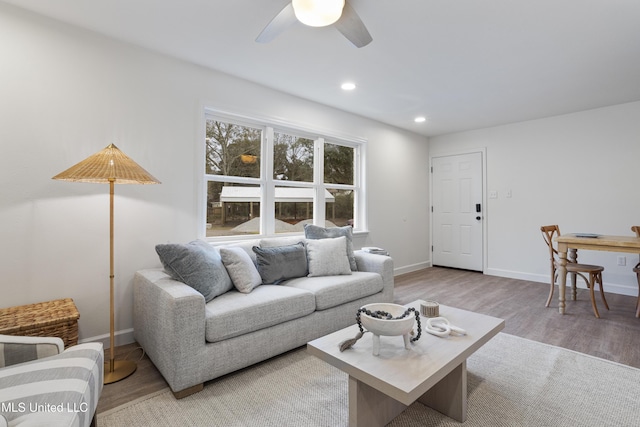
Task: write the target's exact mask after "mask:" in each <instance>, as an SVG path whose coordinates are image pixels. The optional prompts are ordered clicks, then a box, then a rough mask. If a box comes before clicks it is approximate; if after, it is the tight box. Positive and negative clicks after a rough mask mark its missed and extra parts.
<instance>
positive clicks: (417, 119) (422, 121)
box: [413, 116, 427, 123]
mask: <svg viewBox="0 0 640 427" xmlns="http://www.w3.org/2000/svg"><path fill="white" fill-rule="evenodd" d="M413 121H414V122H416V123H424V122H426V121H427V118H426V117H424V116H419V117H416V118H415V119H413Z"/></svg>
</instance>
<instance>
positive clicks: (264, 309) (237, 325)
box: [205, 285, 315, 351]
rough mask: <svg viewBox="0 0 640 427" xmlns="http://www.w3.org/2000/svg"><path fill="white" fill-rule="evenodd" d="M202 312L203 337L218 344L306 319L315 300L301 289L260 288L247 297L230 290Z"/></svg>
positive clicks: (313, 309)
mask: <svg viewBox="0 0 640 427" xmlns="http://www.w3.org/2000/svg"><path fill="white" fill-rule="evenodd" d="M205 310H206V314H205V316H206V319H205V338H206V340H207V341H208V342H217V341H223V340H225V339H228V338H232V337H236V336H239V335H244V334H246V333H249V332H253V331H257V330H260V329H264V328H268V327H270V326H273V325H277V324H280V323H283V322H286V321H288V320H293V319H297V318H299V317H303V316H307V315H309V314H311V313H313V312H314V311H315V298H314V296H313V294H312V293H311V292H309V291H306V290H304V289H296V288H293V287H285V286H280V285H262V286H259V287H257V288H255V289H254V290H253V292H251V293H250V294H243V293H240V292H237V291H229V292H227V293H226V294H224V295H221V296H219V297H218V298H216V299H214V300H213V301H211V302H210V303H207V304H206V306H205ZM247 351H255V349H254V350H251V349H247Z"/></svg>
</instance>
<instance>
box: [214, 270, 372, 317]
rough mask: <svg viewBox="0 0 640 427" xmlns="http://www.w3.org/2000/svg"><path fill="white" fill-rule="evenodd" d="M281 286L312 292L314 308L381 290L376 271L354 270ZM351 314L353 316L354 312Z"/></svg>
mask: <svg viewBox="0 0 640 427" xmlns="http://www.w3.org/2000/svg"><path fill="white" fill-rule="evenodd" d="M281 286H282V287H285V288H286V287H290V288H296V289H301V290H306V291H310V292H312V293H313V294H314V295H315V298H316V310H326V309H328V308H331V307H335V306H338V305H341V304H344V303H347V302H350V301H355V300H357V299H360V298H364V297H367V296H369V295H374V294H376V293H378V292H380V291H382V287H383V283H382V277H381V276H380V275H379V274H378V273H370V272H366V271H354V272H353V274H351V275H349V276H325V277H304V278H298V279H291V280H287V281H286V282H283V283H282V285H281ZM214 301H215V300H214ZM353 315H354V316H355V313H354V314H353Z"/></svg>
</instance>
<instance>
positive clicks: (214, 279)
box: [156, 240, 233, 301]
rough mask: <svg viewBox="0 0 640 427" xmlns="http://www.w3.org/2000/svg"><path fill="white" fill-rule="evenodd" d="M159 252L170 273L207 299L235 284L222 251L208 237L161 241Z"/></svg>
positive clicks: (157, 249) (158, 247) (157, 247)
mask: <svg viewBox="0 0 640 427" xmlns="http://www.w3.org/2000/svg"><path fill="white" fill-rule="evenodd" d="M156 252H157V253H158V256H159V257H160V262H162V265H163V266H164V269H165V271H166V272H167V274H169V276H171V277H172V278H173V279H175V280H178V281H180V282H183V283H185V284H187V285H189V286H191V287H192V288H194V289H195V290H196V291H198V292H200V293H201V294H202V295H203V296H204V299H205V301H211V300H212V299H213V298H215V297H216V296H218V295H221V294H223V293H225V292H227V291H228V290H230V289H232V288H233V284H232V283H231V279H230V278H229V274H227V270H226V269H225V267H224V265H222V260H221V259H220V254H218V252H217V251H216V250H215V249H214V248H213V247H212V246H211V245H209V244H208V243H207V242H205V241H202V240H194V241H193V242H189V243H187V244H160V245H156Z"/></svg>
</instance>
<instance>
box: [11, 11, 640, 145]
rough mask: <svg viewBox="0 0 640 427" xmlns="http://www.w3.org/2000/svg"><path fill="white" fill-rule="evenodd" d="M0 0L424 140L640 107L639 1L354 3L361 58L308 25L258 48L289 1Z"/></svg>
mask: <svg viewBox="0 0 640 427" xmlns="http://www.w3.org/2000/svg"><path fill="white" fill-rule="evenodd" d="M2 1H4V2H5V3H10V4H13V5H15V6H19V7H22V8H25V9H29V10H32V11H35V12H37V13H41V14H43V15H47V16H50V17H52V18H55V19H58V20H61V21H64V22H68V23H71V24H74V25H77V26H80V27H83V28H88V29H91V30H94V31H96V32H98V33H102V34H105V35H108V36H111V37H113V38H116V39H120V40H124V41H127V42H130V43H133V44H136V45H140V46H143V47H146V48H149V49H153V50H155V51H159V52H162V53H165V54H168V55H171V56H174V57H178V58H181V59H184V60H187V61H191V62H194V63H197V64H200V65H203V66H206V67H210V68H213V69H216V70H220V71H223V72H226V73H229V74H233V75H236V76H239V77H242V78H244V79H247V80H251V81H254V82H257V83H261V84H263V85H265V86H269V87H272V88H275V89H278V90H280V91H283V92H287V93H291V94H293V95H297V96H299V97H302V98H307V99H310V100H314V101H317V102H320V103H322V104H326V105H330V106H333V107H336V108H339V109H342V110H345V111H350V112H353V113H356V114H359V115H362V116H365V117H370V118H373V119H376V120H378V121H381V122H384V123H388V124H391V125H395V126H398V127H400V128H405V129H409V130H411V131H414V132H417V133H420V134H423V135H438V134H444V133H450V132H456V131H462V130H469V129H477V128H483V127H488V126H495V125H500V124H506V123H512V122H518V121H523V120H530V119H536V118H542V117H549V116H554V115H558V114H564V113H570V112H575V111H582V110H587V109H592V108H598V107H603V106H608V105H614V104H620V103H625V102H631V101H638V100H640V1H639V0H351V5H352V6H353V8H354V9H355V10H356V11H357V12H358V14H359V15H360V17H361V18H362V20H363V21H364V23H365V24H366V26H367V28H368V29H369V32H370V33H371V35H372V36H373V42H372V43H371V44H370V45H368V46H366V47H364V48H361V49H356V48H354V47H352V46H351V45H350V44H349V43H348V42H347V41H346V39H344V38H343V37H342V35H341V34H340V33H338V31H337V30H336V29H335V28H332V27H327V28H311V27H305V26H304V25H302V24H296V25H295V26H294V27H292V28H290V29H289V30H288V31H287V32H286V33H284V34H282V35H280V36H279V37H278V38H276V39H275V40H274V41H273V42H271V43H269V44H259V43H255V42H254V40H255V38H256V36H257V35H258V34H259V33H260V31H261V30H262V29H263V27H264V26H265V25H266V24H267V23H268V22H269V21H270V20H271V18H272V17H273V16H275V15H276V14H277V13H278V12H279V11H280V10H281V9H282V7H283V6H284V5H285V4H287V2H288V0H224V1H223V0H55V1H52V0H2ZM346 80H351V81H354V82H355V83H356V84H357V85H358V88H357V89H356V90H355V91H353V92H343V91H342V90H341V89H340V87H339V86H340V84H341V83H342V82H344V81H346ZM417 115H424V116H426V117H427V122H426V123H423V124H416V123H414V122H413V118H414V117H415V116H417Z"/></svg>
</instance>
